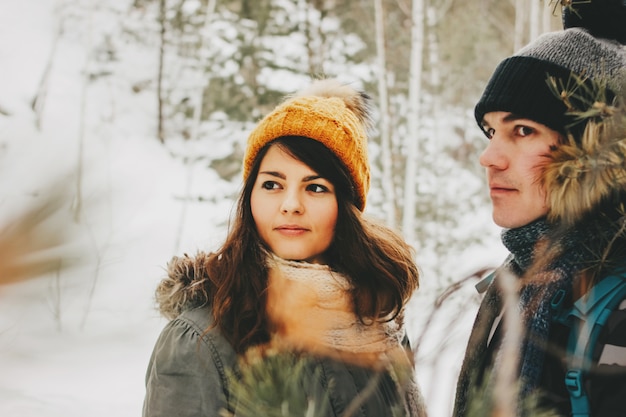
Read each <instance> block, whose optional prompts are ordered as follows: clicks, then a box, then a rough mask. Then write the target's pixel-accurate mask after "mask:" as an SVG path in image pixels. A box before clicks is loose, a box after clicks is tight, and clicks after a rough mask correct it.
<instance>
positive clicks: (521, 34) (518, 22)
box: [513, 0, 537, 51]
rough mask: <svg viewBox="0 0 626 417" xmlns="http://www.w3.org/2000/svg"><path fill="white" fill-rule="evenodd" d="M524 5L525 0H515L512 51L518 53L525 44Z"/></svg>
mask: <svg viewBox="0 0 626 417" xmlns="http://www.w3.org/2000/svg"><path fill="white" fill-rule="evenodd" d="M532 1H533V2H534V1H537V0H532ZM526 4H527V0H515V36H514V37H513V39H514V40H513V51H518V50H519V49H520V48H521V47H522V46H524V44H525V43H526V36H525V32H526Z"/></svg>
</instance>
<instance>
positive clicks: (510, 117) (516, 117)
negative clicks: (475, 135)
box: [480, 113, 528, 127]
mask: <svg viewBox="0 0 626 417" xmlns="http://www.w3.org/2000/svg"><path fill="white" fill-rule="evenodd" d="M521 119H528V118H527V117H524V116H520V115H519V114H515V113H508V114H507V115H506V116H504V117H503V118H502V121H503V122H513V121H515V120H521ZM480 125H481V126H483V127H488V126H489V122H487V120H485V119H484V118H483V120H482V122H481V123H480Z"/></svg>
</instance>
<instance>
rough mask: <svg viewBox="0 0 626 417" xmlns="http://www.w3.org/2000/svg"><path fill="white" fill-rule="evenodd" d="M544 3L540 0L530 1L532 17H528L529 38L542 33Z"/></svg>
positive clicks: (535, 37)
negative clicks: (542, 8)
mask: <svg viewBox="0 0 626 417" xmlns="http://www.w3.org/2000/svg"><path fill="white" fill-rule="evenodd" d="M542 5H543V3H542V2H541V1H540V0H532V1H531V2H530V19H528V26H529V40H530V41H532V40H535V39H537V36H539V35H540V34H541V23H542V20H543V19H542V18H541V15H542V13H541V6H542Z"/></svg>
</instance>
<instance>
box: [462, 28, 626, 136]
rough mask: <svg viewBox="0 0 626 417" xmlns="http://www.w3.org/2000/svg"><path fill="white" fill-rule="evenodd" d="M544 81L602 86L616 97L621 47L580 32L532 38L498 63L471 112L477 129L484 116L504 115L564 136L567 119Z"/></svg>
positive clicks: (621, 78) (622, 78) (624, 59)
mask: <svg viewBox="0 0 626 417" xmlns="http://www.w3.org/2000/svg"><path fill="white" fill-rule="evenodd" d="M624 24H626V23H624ZM548 77H555V78H556V79H558V80H559V81H560V82H562V83H564V84H570V85H571V84H572V83H574V82H578V83H580V82H583V81H584V82H591V81H592V80H593V81H596V82H606V84H607V87H608V89H609V90H610V91H611V92H612V93H613V94H619V92H620V90H621V89H622V87H623V85H624V82H626V49H625V48H624V46H623V45H621V44H620V43H618V42H616V41H612V40H608V39H601V38H596V37H594V36H592V35H591V34H590V33H589V32H587V31H586V30H585V29H582V28H569V29H566V30H562V31H559V32H552V33H546V34H544V35H542V36H540V37H538V38H537V39H536V40H535V41H534V42H532V43H530V44H529V45H527V46H526V47H524V48H522V49H521V50H520V51H518V52H517V53H516V54H514V55H513V56H511V57H509V58H507V59H505V60H504V61H502V62H501V63H500V65H498V67H497V68H496V70H495V71H494V73H493V75H492V77H491V79H490V80H489V82H488V84H487V87H486V88H485V91H484V92H483V95H482V97H481V98H480V100H479V101H478V104H476V107H475V109H474V115H475V117H476V121H477V122H478V125H479V126H481V128H482V120H483V117H484V116H485V114H486V113H488V112H492V111H505V112H511V113H514V114H516V115H518V116H521V117H524V118H528V119H530V120H534V121H537V122H539V123H541V124H544V125H546V126H548V127H549V128H551V129H553V130H556V131H558V132H562V133H565V130H566V127H567V126H568V124H569V123H571V119H570V118H568V115H567V114H566V110H567V109H566V107H565V104H564V103H563V100H562V99H561V98H559V97H557V96H556V94H555V93H553V92H552V90H551V89H550V87H549V85H548Z"/></svg>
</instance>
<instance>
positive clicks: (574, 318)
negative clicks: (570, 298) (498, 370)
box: [553, 270, 626, 417]
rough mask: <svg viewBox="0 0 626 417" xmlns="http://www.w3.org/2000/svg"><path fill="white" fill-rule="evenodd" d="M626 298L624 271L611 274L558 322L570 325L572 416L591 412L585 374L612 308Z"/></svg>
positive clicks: (581, 416)
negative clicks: (585, 385)
mask: <svg viewBox="0 0 626 417" xmlns="http://www.w3.org/2000/svg"><path fill="white" fill-rule="evenodd" d="M563 295H564V294H560V296H561V298H560V300H557V299H558V294H557V296H555V298H554V299H553V307H557V304H560V302H562V299H563ZM625 297H626V270H621V271H619V273H615V274H613V275H610V276H608V277H606V278H604V279H602V280H601V281H600V282H598V283H597V284H595V285H594V286H593V287H592V288H591V290H589V292H587V294H585V295H583V296H582V297H581V298H579V299H578V300H577V301H576V302H575V303H574V305H573V306H572V308H571V309H570V310H569V311H565V312H563V313H564V314H562V315H560V318H557V319H558V320H559V321H561V322H563V323H565V324H567V325H568V326H570V328H571V331H570V334H569V340H568V345H567V373H566V375H565V386H566V387H567V390H568V391H569V394H570V402H571V404H572V416H573V417H587V416H589V415H590V406H589V398H588V395H587V393H586V392H585V387H584V373H585V372H586V371H588V370H589V369H590V367H591V364H592V361H593V358H592V356H593V351H594V347H595V345H596V342H597V340H598V336H599V335H600V331H601V330H602V327H603V326H604V324H605V323H606V321H607V319H608V318H609V316H610V315H611V313H612V312H613V310H614V309H615V308H616V307H617V306H618V305H619V304H620V302H621V301H622V300H623V299H624V298H625Z"/></svg>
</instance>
